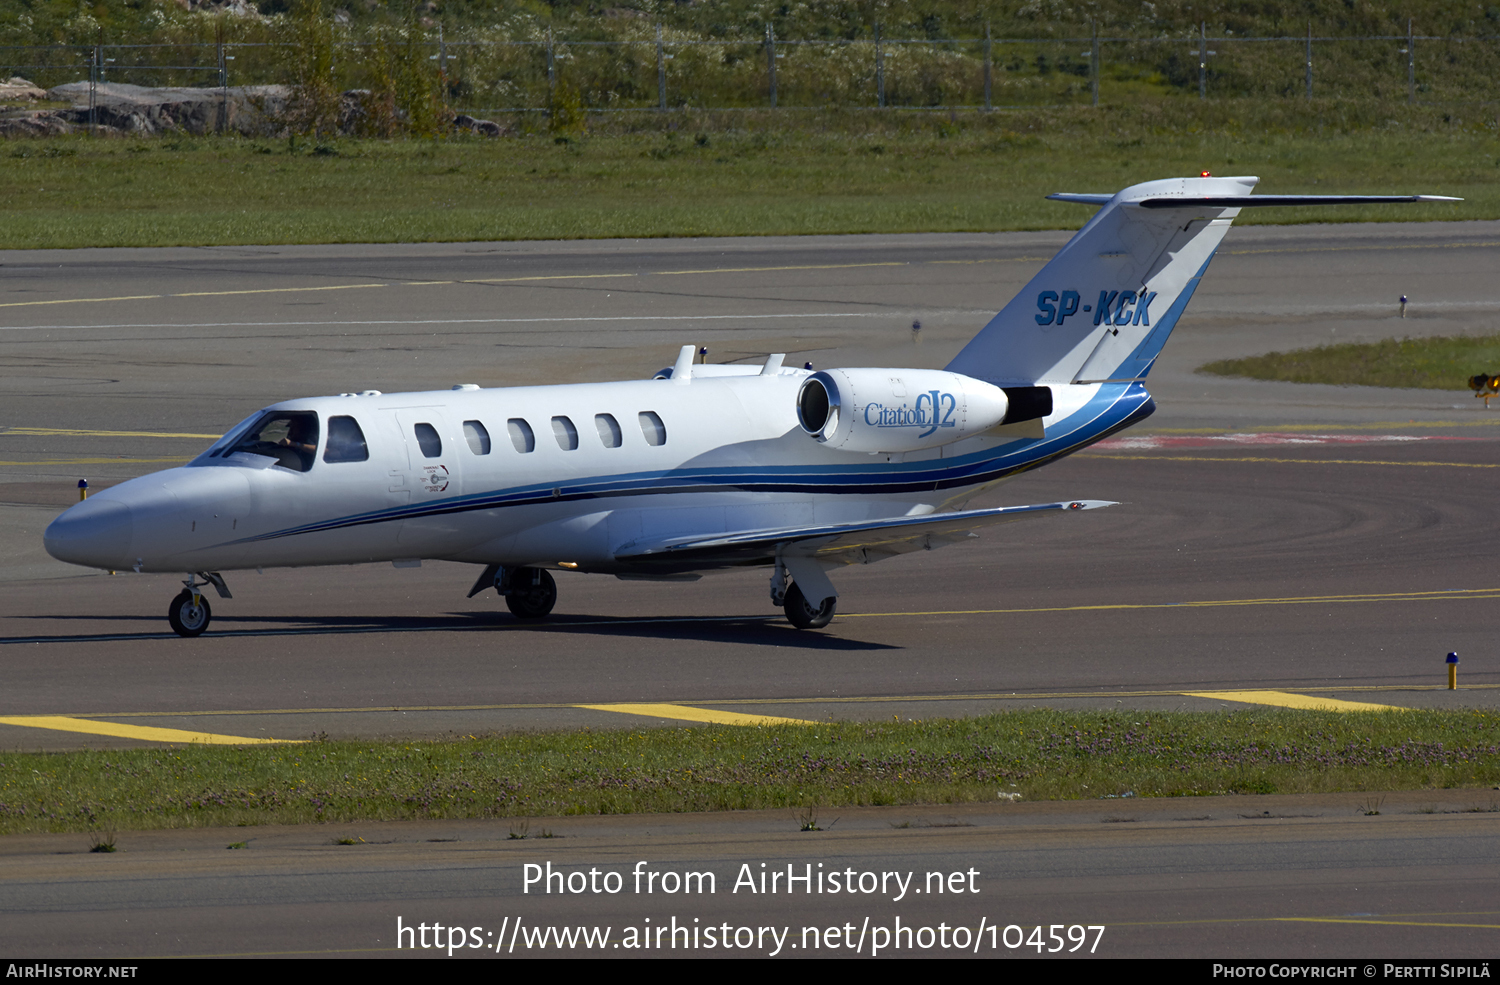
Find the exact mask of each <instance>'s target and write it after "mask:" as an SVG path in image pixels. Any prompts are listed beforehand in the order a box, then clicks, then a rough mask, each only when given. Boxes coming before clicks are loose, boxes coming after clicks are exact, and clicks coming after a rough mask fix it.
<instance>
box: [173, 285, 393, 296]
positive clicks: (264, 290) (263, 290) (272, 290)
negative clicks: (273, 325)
mask: <svg viewBox="0 0 1500 985" xmlns="http://www.w3.org/2000/svg"><path fill="white" fill-rule="evenodd" d="M390 286H391V285H389V284H325V285H323V286H322V287H257V288H254V289H252V290H246V291H188V292H184V293H181V294H163V295H161V296H162V297H164V298H217V297H228V296H230V295H232V294H292V293H302V292H304V291H357V290H359V289H361V288H365V287H390Z"/></svg>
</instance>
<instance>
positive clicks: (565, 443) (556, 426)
mask: <svg viewBox="0 0 1500 985" xmlns="http://www.w3.org/2000/svg"><path fill="white" fill-rule="evenodd" d="M552 435H553V437H555V438H557V447H559V448H561V449H562V450H563V451H574V450H576V449H577V448H578V429H577V428H575V427H574V426H573V422H572V421H570V420H568V419H567V418H566V417H554V418H552Z"/></svg>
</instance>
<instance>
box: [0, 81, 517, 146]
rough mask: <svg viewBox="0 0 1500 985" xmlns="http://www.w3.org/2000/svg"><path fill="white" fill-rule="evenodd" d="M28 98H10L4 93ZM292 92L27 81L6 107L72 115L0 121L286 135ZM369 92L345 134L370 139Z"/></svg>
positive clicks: (29, 113)
mask: <svg viewBox="0 0 1500 985" xmlns="http://www.w3.org/2000/svg"><path fill="white" fill-rule="evenodd" d="M11 91H14V92H16V93H26V95H16V96H9V95H6V93H8V92H11ZM296 97H297V90H296V89H295V88H293V87H292V86H284V85H268V86H232V87H230V88H227V89H194V88H162V89H154V88H149V87H146V86H136V85H127V84H124V83H120V82H104V83H100V84H98V85H96V86H95V87H94V92H93V103H94V106H93V114H92V119H91V118H90V112H89V84H88V83H87V82H69V83H66V84H64V85H60V86H55V87H53V88H52V89H49V90H46V91H43V90H41V89H38V88H37V87H36V86H33V85H32V84H31V83H29V82H27V81H26V80H25V79H19V78H17V79H12V80H11V81H10V82H9V83H5V84H3V85H0V100H9V101H10V102H11V104H12V105H13V106H15V105H16V104H17V103H21V102H22V101H24V100H42V99H45V100H52V101H56V102H66V103H68V104H69V107H70V108H67V109H35V110H33V109H25V108H16V109H11V110H10V111H9V112H7V113H6V114H5V115H4V116H3V117H0V137H24V136H47V135H50V134H59V133H72V132H75V131H78V130H82V129H86V128H88V127H89V126H90V124H91V123H92V125H93V126H95V127H98V128H99V129H100V130H101V131H103V132H106V133H122V134H135V135H138V136H154V135H156V134H164V133H189V134H194V135H202V134H210V133H236V134H240V135H243V136H247V137H277V136H285V135H286V134H287V133H288V131H289V129H290V128H291V127H292V125H293V123H292V121H293V120H294V119H295V118H297V117H298V116H299V115H300V114H299V110H298V106H297V103H296ZM370 99H371V95H370V92H369V91H368V90H364V89H354V90H350V91H349V92H345V93H343V94H342V95H341V96H340V98H339V108H338V115H337V124H336V125H337V126H338V128H339V129H340V130H341V131H342V132H343V133H345V134H349V135H354V136H368V135H370V131H371V129H372V122H371V121H372V119H374V118H375V117H376V114H375V113H373V112H372V107H371V105H370ZM452 125H453V129H454V130H455V131H456V132H462V133H474V134H480V135H483V136H487V137H499V136H502V135H504V134H506V133H508V132H509V131H508V130H507V129H506V128H504V127H502V126H500V124H498V123H495V122H493V121H491V120H476V119H474V118H473V117H470V116H463V115H459V116H456V117H454V119H453V124H452Z"/></svg>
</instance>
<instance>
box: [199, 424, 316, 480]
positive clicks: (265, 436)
mask: <svg viewBox="0 0 1500 985" xmlns="http://www.w3.org/2000/svg"><path fill="white" fill-rule="evenodd" d="M317 451H318V415H317V414H315V413H313V412H312V411H310V410H277V411H270V412H268V413H266V414H265V415H264V416H263V417H261V418H260V420H258V421H256V422H255V423H254V424H252V425H250V427H249V428H248V429H247V430H246V431H244V432H243V434H242V435H241V436H240V438H239V440H237V441H235V442H234V444H233V445H229V446H226V448H225V450H224V451H222V452H220V453H219V454H221V455H223V457H225V458H228V457H229V456H231V455H234V454H236V453H238V452H247V453H249V454H251V455H261V456H264V457H266V458H274V459H276V464H277V465H280V466H281V467H282V468H286V469H291V470H292V471H293V472H306V471H307V470H308V469H310V468H312V466H313V458H314V456H315V455H316V454H317Z"/></svg>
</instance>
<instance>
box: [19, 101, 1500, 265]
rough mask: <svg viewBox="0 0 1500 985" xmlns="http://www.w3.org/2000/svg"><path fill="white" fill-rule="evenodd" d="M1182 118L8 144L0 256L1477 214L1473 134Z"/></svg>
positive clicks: (1486, 196)
mask: <svg viewBox="0 0 1500 985" xmlns="http://www.w3.org/2000/svg"><path fill="white" fill-rule="evenodd" d="M1205 112H1206V111H1205ZM1246 112H1253V111H1251V110H1246ZM1267 112H1269V111H1267ZM1391 112H1393V113H1397V114H1400V113H1402V112H1403V111H1401V110H1391ZM1184 114H1185V111H1182V112H1179V113H1177V115H1172V114H1170V113H1165V111H1163V112H1161V113H1156V112H1155V111H1152V112H1148V111H1147V110H1136V109H1131V110H1119V111H1110V112H1108V113H1105V112H1103V111H1088V110H1067V111H1064V110H1057V111H1047V112H1040V111H1038V112H1026V113H1012V114H1006V113H993V114H979V113H970V114H967V115H963V116H959V115H957V114H954V115H953V117H952V118H951V119H950V118H949V117H948V116H944V115H936V114H923V115H906V116H878V117H877V116H876V115H874V114H863V115H859V114H843V115H838V114H834V115H830V116H805V117H804V116H798V117H796V118H795V119H792V118H776V119H771V118H761V117H752V116H743V115H742V116H738V117H732V116H724V117H714V116H712V115H709V114H700V115H694V114H673V115H671V119H670V120H664V121H660V122H659V123H658V125H659V126H661V127H662V129H659V130H650V131H625V132H597V133H590V134H587V135H584V136H581V137H579V138H577V139H572V138H562V139H561V142H557V141H556V140H554V138H552V137H551V136H549V135H546V134H532V135H529V136H519V137H504V138H499V139H493V140H492V139H486V138H467V137H455V138H452V139H444V140H397V141H382V140H336V141H328V142H324V143H319V144H315V145H314V144H311V143H309V142H307V141H302V142H300V143H297V142H292V141H284V140H283V141H272V140H251V139H239V138H190V137H172V138H165V139H159V140H142V139H134V138H97V139H90V138H88V137H84V136H74V137H57V138H48V139H37V140H32V139H25V140H13V141H8V142H4V143H0V157H3V158H4V159H5V166H4V167H3V168H0V200H4V201H5V202H6V221H5V223H4V225H3V227H0V248H3V249H20V248H51V247H65V248H72V247H84V246H202V245H226V244H273V243H342V242H350V243H352V242H371V243H375V242H381V243H384V242H439V241H488V240H518V239H587V238H601V237H631V238H637V237H664V236H746V235H800V234H834V233H909V232H974V231H986V232H987V231H1001V230H1024V229H1066V228H1076V227H1078V226H1080V225H1082V224H1083V222H1084V221H1085V220H1087V219H1088V217H1089V216H1090V215H1092V214H1093V210H1091V209H1088V208H1084V207H1081V206H1077V205H1069V204H1064V203H1059V202H1049V201H1047V200H1046V199H1045V196H1046V195H1048V194H1050V193H1052V192H1056V191H1085V192H1099V191H1103V192H1112V191H1115V190H1118V189H1120V188H1123V187H1125V186H1127V185H1129V184H1132V183H1134V182H1139V181H1144V180H1148V179H1152V178H1160V177H1168V176H1173V175H1195V174H1197V173H1198V172H1199V171H1201V170H1209V171H1212V172H1213V173H1215V174H1246V173H1249V174H1257V175H1260V176H1261V178H1262V183H1261V185H1260V190H1261V191H1262V192H1277V193H1282V194H1298V193H1339V192H1362V193H1366V194H1376V193H1378V194H1386V193H1417V192H1420V193H1430V194H1443V195H1453V196H1458V197H1462V198H1463V199H1464V201H1463V202H1459V203H1451V204H1448V203H1445V204H1440V205H1402V206H1368V207H1347V208H1312V209H1302V208H1293V209H1257V210H1252V212H1253V214H1247V215H1245V216H1244V217H1242V218H1241V219H1240V220H1239V221H1240V222H1241V223H1246V222H1248V223H1258V222H1330V221H1332V222H1344V221H1375V220H1380V221H1405V220H1420V221H1427V220H1438V219H1443V220H1452V219H1493V218H1500V166H1497V165H1500V148H1497V144H1496V139H1495V136H1494V133H1493V132H1491V131H1490V130H1488V129H1485V128H1473V127H1469V126H1468V125H1467V124H1466V125H1463V126H1458V125H1452V124H1445V123H1442V122H1441V121H1440V120H1439V121H1437V122H1433V121H1429V120H1425V118H1424V119H1422V120H1417V119H1415V118H1414V119H1413V120H1410V121H1405V122H1404V123H1402V122H1401V121H1396V120H1392V121H1389V122H1390V123H1391V126H1390V127H1384V126H1374V125H1365V124H1360V125H1359V126H1358V127H1356V128H1354V129H1351V130H1349V131H1348V132H1330V133H1327V134H1324V133H1322V132H1320V131H1319V130H1316V129H1312V128H1311V125H1310V124H1309V127H1308V128H1303V129H1296V128H1294V129H1268V128H1267V127H1270V122H1267V127H1259V126H1257V125H1256V124H1257V119H1255V118H1251V117H1246V118H1244V119H1240V118H1237V117H1232V116H1231V117H1226V118H1223V119H1220V118H1218V117H1215V118H1213V119H1208V118H1203V119H1199V118H1198V117H1196V116H1190V115H1184ZM1179 116H1180V117H1181V119H1179V118H1178V117H1179ZM1294 122H1296V121H1290V122H1289V121H1285V120H1281V119H1280V118H1279V117H1278V118H1277V119H1276V121H1275V123H1276V125H1277V126H1287V127H1291V126H1292V125H1293V123H1294ZM1303 122H1307V121H1303ZM1398 123H1401V125H1399V126H1398V125H1397V124H1398Z"/></svg>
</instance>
